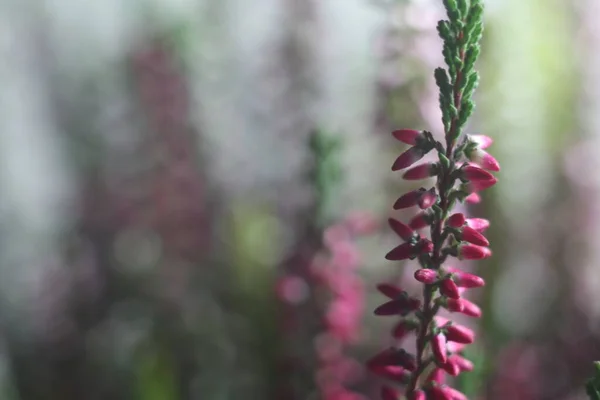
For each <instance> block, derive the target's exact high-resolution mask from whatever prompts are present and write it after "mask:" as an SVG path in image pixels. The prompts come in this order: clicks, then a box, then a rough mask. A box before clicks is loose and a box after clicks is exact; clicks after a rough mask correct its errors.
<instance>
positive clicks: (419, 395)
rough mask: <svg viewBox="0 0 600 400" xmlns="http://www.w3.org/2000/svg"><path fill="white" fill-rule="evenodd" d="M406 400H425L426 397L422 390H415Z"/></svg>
mask: <svg viewBox="0 0 600 400" xmlns="http://www.w3.org/2000/svg"><path fill="white" fill-rule="evenodd" d="M408 400H427V395H425V392H424V391H422V390H416V391H414V392H412V394H411V395H410V397H409V398H408Z"/></svg>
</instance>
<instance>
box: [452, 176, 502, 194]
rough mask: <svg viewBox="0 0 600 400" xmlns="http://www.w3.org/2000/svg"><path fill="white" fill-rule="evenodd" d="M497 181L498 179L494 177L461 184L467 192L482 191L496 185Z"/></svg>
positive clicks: (462, 188)
mask: <svg viewBox="0 0 600 400" xmlns="http://www.w3.org/2000/svg"><path fill="white" fill-rule="evenodd" d="M497 182H498V180H497V179H496V178H495V177H494V178H493V179H490V180H487V181H484V180H482V181H470V182H469V183H467V184H464V185H461V187H460V188H461V190H463V191H465V192H467V193H473V192H481V191H482V190H485V189H487V188H490V187H492V186H494V185H495V184H496V183H497Z"/></svg>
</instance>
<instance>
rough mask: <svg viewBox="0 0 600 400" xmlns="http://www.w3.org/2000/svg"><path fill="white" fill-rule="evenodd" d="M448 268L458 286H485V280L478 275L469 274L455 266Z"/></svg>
mask: <svg viewBox="0 0 600 400" xmlns="http://www.w3.org/2000/svg"><path fill="white" fill-rule="evenodd" d="M448 270H449V271H450V272H452V274H453V275H454V282H456V284H457V285H458V286H459V287H465V288H477V287H482V286H485V281H484V280H483V278H481V277H480V276H477V275H473V274H469V273H468V272H464V271H461V270H459V269H457V268H448Z"/></svg>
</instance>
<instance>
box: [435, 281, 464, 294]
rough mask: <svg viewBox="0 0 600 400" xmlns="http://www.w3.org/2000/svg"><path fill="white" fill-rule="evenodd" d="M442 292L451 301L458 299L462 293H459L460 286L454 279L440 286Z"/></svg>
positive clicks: (443, 282)
mask: <svg viewBox="0 0 600 400" xmlns="http://www.w3.org/2000/svg"><path fill="white" fill-rule="evenodd" d="M440 292H441V293H442V294H443V295H444V296H447V297H450V298H451V299H458V298H459V297H460V293H459V292H458V286H456V283H454V281H453V280H452V279H444V280H443V281H442V284H441V285H440Z"/></svg>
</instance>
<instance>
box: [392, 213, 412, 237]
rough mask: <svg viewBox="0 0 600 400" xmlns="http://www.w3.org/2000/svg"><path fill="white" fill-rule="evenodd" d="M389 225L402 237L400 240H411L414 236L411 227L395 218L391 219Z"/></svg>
mask: <svg viewBox="0 0 600 400" xmlns="http://www.w3.org/2000/svg"><path fill="white" fill-rule="evenodd" d="M388 223H389V224H390V228H392V230H393V231H394V232H395V233H396V235H398V236H400V238H401V239H403V240H409V239H410V238H411V237H412V236H413V234H414V232H413V230H412V229H411V228H410V227H408V226H407V225H405V224H403V223H402V222H400V221H398V220H396V219H394V218H389V219H388Z"/></svg>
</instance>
